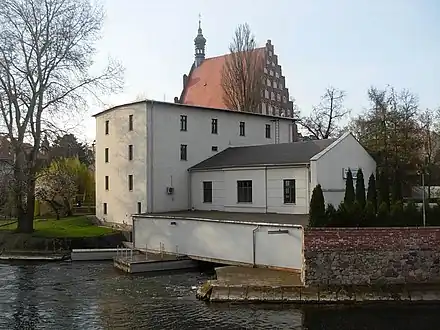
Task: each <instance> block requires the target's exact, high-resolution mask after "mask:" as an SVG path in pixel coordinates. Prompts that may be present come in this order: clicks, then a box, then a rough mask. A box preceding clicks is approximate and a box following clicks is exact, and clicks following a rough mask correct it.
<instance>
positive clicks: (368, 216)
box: [361, 201, 377, 227]
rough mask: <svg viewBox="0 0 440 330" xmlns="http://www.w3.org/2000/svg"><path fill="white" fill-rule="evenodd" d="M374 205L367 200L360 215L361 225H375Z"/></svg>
mask: <svg viewBox="0 0 440 330" xmlns="http://www.w3.org/2000/svg"><path fill="white" fill-rule="evenodd" d="M375 209H376V208H375V206H374V205H373V203H372V202H371V201H367V203H366V204H365V208H364V213H363V217H362V224H361V226H362V227H373V226H376V222H377V220H376V210H375Z"/></svg>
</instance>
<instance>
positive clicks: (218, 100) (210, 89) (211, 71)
mask: <svg viewBox="0 0 440 330" xmlns="http://www.w3.org/2000/svg"><path fill="white" fill-rule="evenodd" d="M264 50H265V47H261V48H257V49H255V50H254V51H255V52H258V55H260V56H262V57H264ZM229 56H230V54H227V55H222V56H217V57H211V58H207V59H205V60H204V61H203V62H202V64H201V65H200V66H199V67H197V68H194V69H193V70H191V72H190V74H189V77H188V80H187V83H186V85H185V88H184V90H183V92H182V97H181V103H183V104H187V105H197V106H202V107H207V108H217V109H228V107H227V106H226V105H225V103H224V102H223V88H222V85H221V80H222V70H223V65H224V64H225V63H226V60H227V58H228V57H229ZM263 63H264V62H262V64H263ZM231 110H232V109H231Z"/></svg>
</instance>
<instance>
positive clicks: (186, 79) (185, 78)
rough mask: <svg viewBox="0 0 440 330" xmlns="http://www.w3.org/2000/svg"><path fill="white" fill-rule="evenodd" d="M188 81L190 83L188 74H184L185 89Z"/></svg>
mask: <svg viewBox="0 0 440 330" xmlns="http://www.w3.org/2000/svg"><path fill="white" fill-rule="evenodd" d="M187 83H188V75H186V74H184V75H183V89H185V87H186V84H187Z"/></svg>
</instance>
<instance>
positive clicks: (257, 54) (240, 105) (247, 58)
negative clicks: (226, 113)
mask: <svg viewBox="0 0 440 330" xmlns="http://www.w3.org/2000/svg"><path fill="white" fill-rule="evenodd" d="M256 45H257V44H256V42H255V38H254V36H253V34H252V32H251V30H250V28H249V25H248V24H243V25H239V26H238V27H237V29H236V30H235V35H234V39H233V41H232V43H231V45H230V46H229V50H230V52H231V54H230V55H229V56H228V57H227V59H226V62H225V64H224V66H223V71H222V79H221V85H222V88H223V102H224V103H225V105H226V106H227V107H228V108H230V109H236V110H240V111H246V112H257V111H258V108H259V106H260V105H261V90H262V86H263V77H264V72H263V69H264V64H265V63H264V61H265V59H264V52H263V50H262V51H259V50H258V49H257V48H256Z"/></svg>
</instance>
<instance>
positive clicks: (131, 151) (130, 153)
mask: <svg viewBox="0 0 440 330" xmlns="http://www.w3.org/2000/svg"><path fill="white" fill-rule="evenodd" d="M128 160H133V145H132V144H130V145H128Z"/></svg>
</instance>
